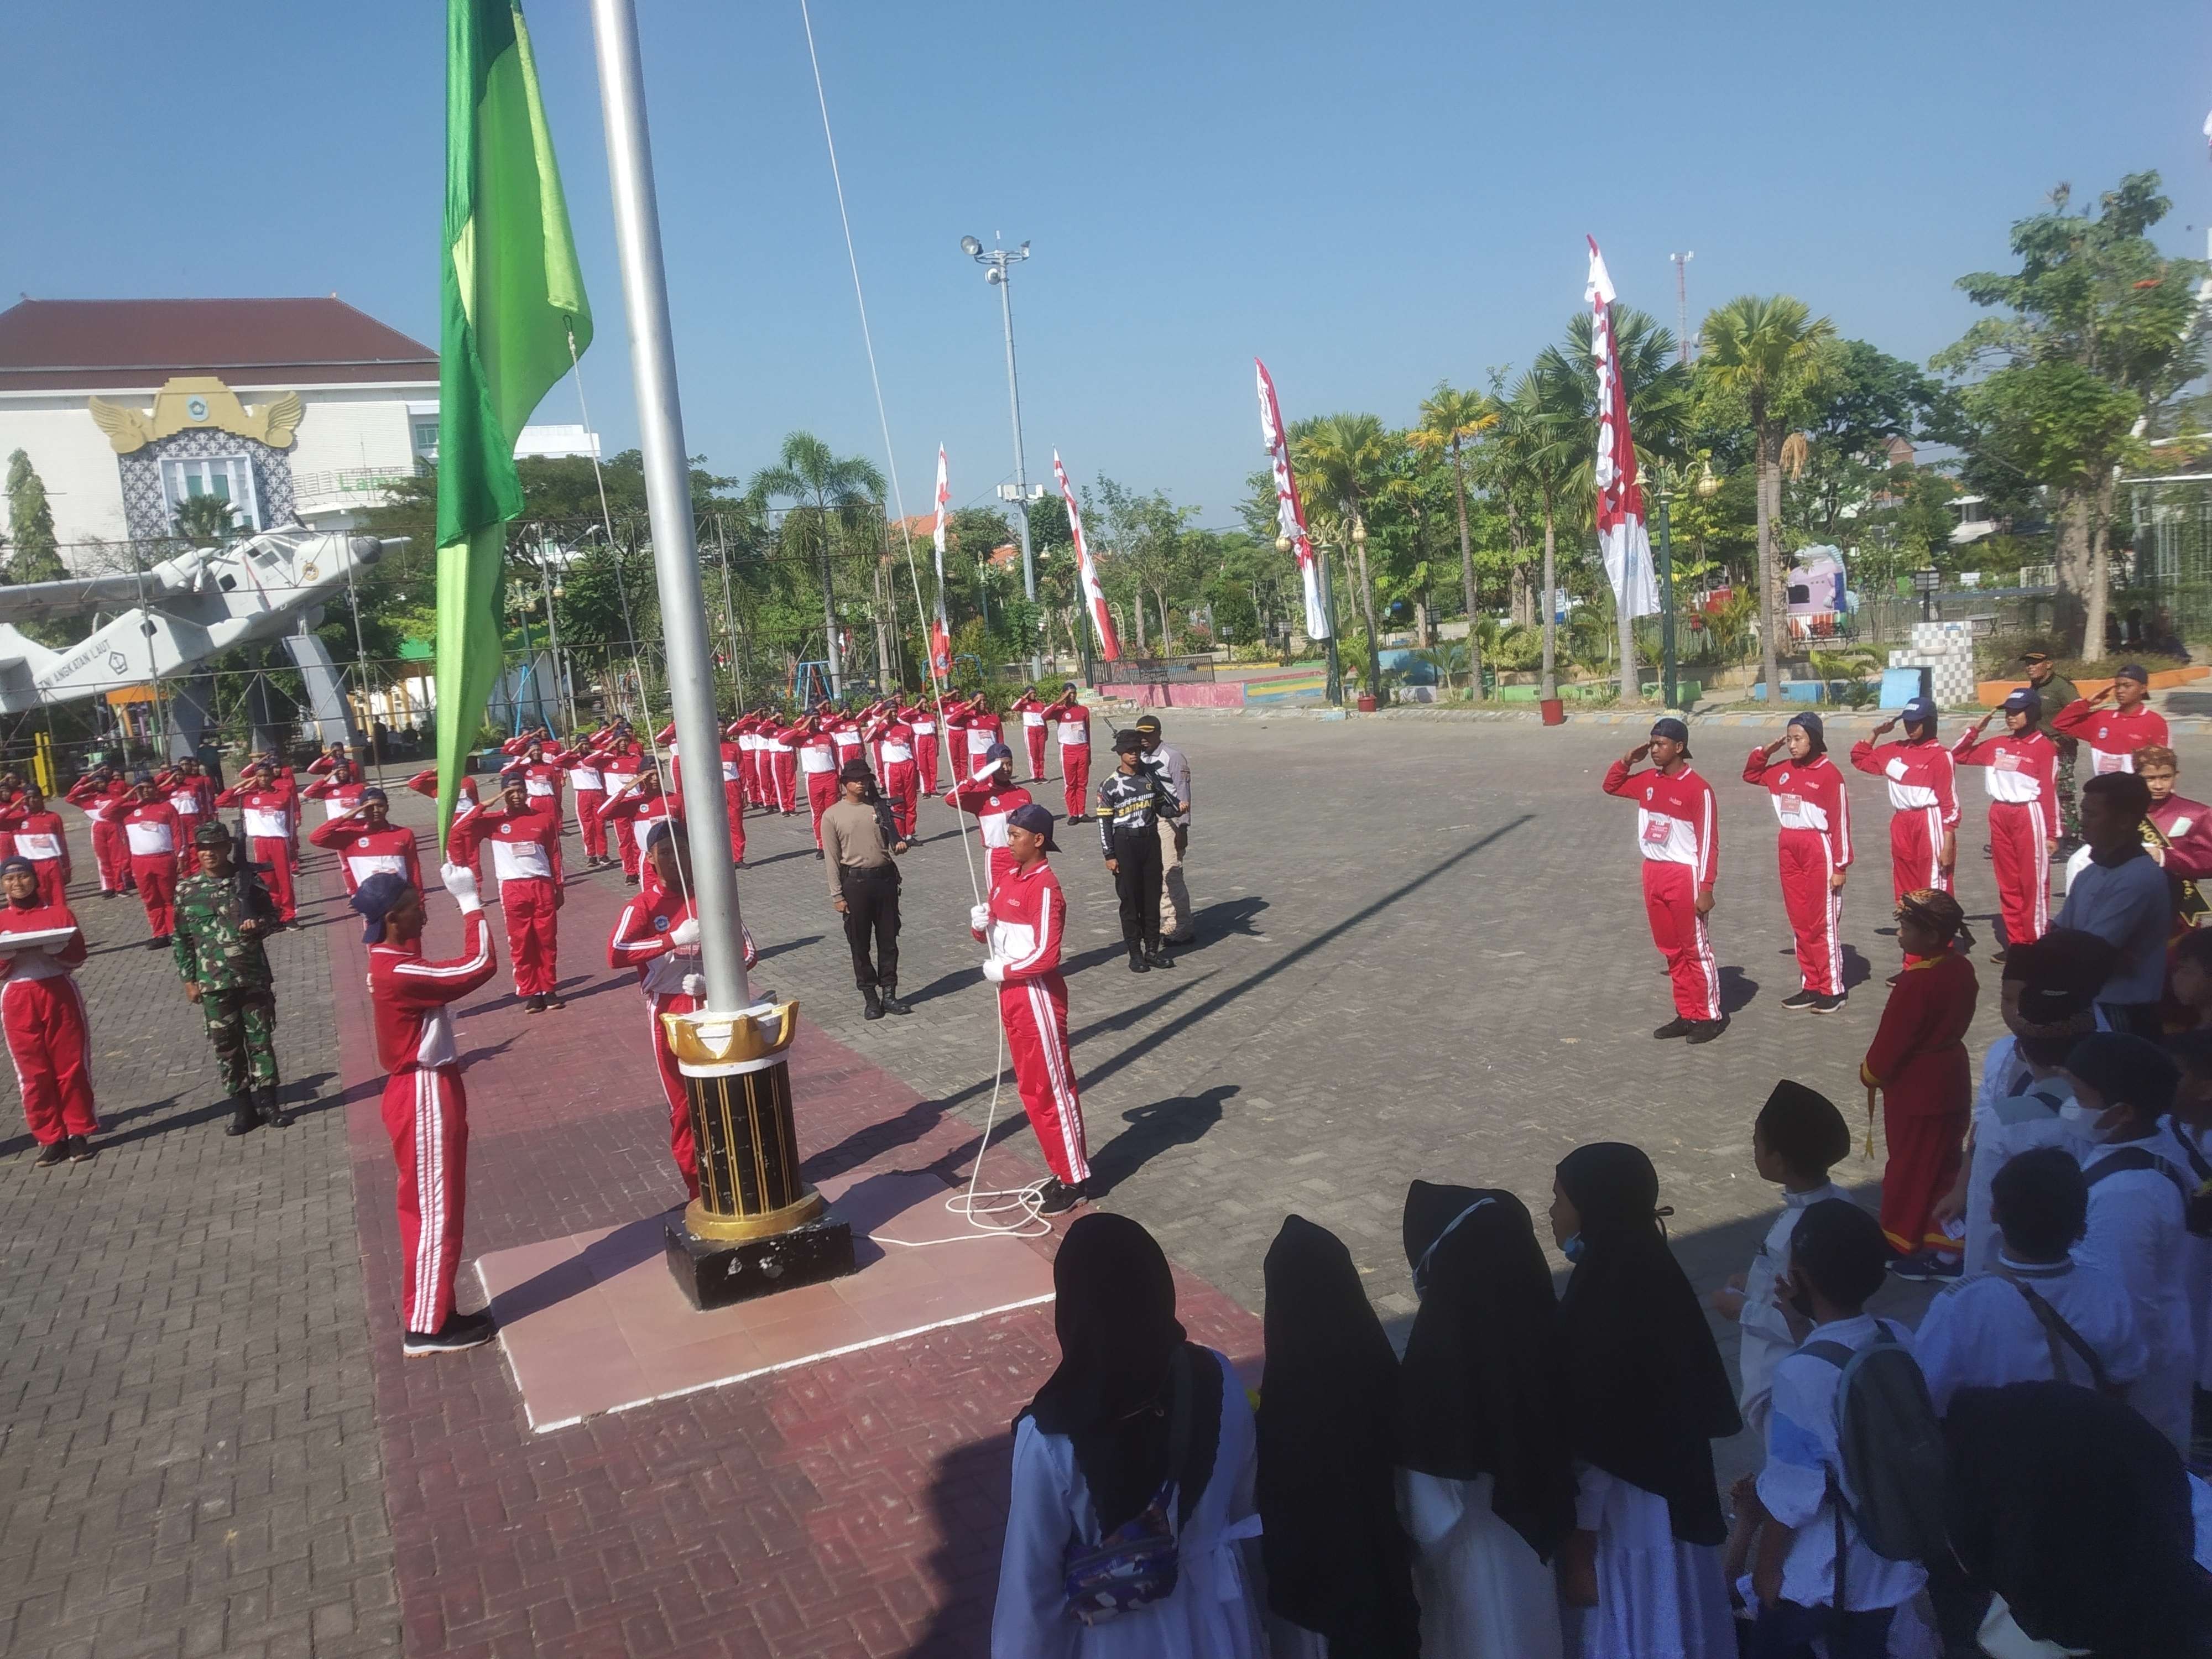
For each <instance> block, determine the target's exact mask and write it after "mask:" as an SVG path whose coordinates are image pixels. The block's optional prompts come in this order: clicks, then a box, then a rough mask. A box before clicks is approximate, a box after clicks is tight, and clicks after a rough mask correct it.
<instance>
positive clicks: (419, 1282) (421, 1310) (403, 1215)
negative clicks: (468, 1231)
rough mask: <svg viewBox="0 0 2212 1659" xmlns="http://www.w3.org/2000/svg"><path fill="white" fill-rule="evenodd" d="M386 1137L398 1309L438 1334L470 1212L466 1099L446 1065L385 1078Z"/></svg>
mask: <svg viewBox="0 0 2212 1659" xmlns="http://www.w3.org/2000/svg"><path fill="white" fill-rule="evenodd" d="M384 1133H386V1134H387V1135H389V1136H391V1137H392V1163H393V1164H395V1165H397V1166H398V1171H399V1192H398V1200H399V1206H398V1207H399V1311H400V1316H401V1319H402V1320H403V1322H404V1324H405V1326H406V1328H407V1329H409V1330H410V1331H418V1332H421V1333H422V1334H429V1333H432V1332H435V1331H436V1330H437V1329H438V1328H440V1327H441V1326H442V1325H444V1324H445V1322H446V1320H447V1317H448V1316H450V1315H451V1314H452V1313H453V1276H454V1274H455V1273H458V1272H459V1269H460V1265H461V1218H462V1215H463V1212H465V1210H466V1208H467V1201H468V1190H467V1187H468V1167H469V1097H468V1096H467V1095H466V1094H465V1092H463V1091H462V1089H461V1074H460V1073H459V1070H458V1069H457V1068H455V1067H453V1066H402V1067H400V1068H399V1070H398V1071H396V1072H394V1073H392V1075H391V1076H390V1077H388V1078H386V1079H385V1080H384Z"/></svg>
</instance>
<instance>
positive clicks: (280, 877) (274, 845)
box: [246, 836, 300, 921]
mask: <svg viewBox="0 0 2212 1659" xmlns="http://www.w3.org/2000/svg"><path fill="white" fill-rule="evenodd" d="M246 857H248V858H250V859H252V860H253V861H254V862H255V863H256V864H261V865H266V866H268V869H269V875H268V886H269V896H270V898H273V899H275V900H276V914H277V915H279V916H281V917H283V919H284V920H285V921H298V920H299V915H300V908H299V906H300V901H299V896H298V893H297V891H296V890H295V888H294V887H293V885H292V843H291V842H289V841H287V840H285V839H284V837H283V836H248V837H247V838H246Z"/></svg>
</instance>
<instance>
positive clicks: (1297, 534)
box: [1252, 357, 1329, 640]
mask: <svg viewBox="0 0 2212 1659" xmlns="http://www.w3.org/2000/svg"><path fill="white" fill-rule="evenodd" d="M1252 366H1253V368H1256V369H1258V370H1259V371H1260V441H1261V443H1263V444H1265V445H1266V446H1267V462H1268V465H1270V466H1272V467H1273V469H1274V472H1275V524H1276V531H1275V533H1276V534H1277V535H1278V536H1285V537H1288V538H1290V544H1291V556H1292V557H1293V558H1295V559H1296V560H1297V564H1298V580H1299V583H1300V584H1301V586H1303V587H1304V590H1305V601H1306V637H1307V638H1308V639H1313V640H1325V639H1327V638H1328V635H1329V626H1328V606H1327V605H1324V604H1323V603H1322V592H1321V562H1320V561H1319V560H1318V559H1316V558H1315V557H1314V547H1313V538H1312V537H1311V536H1310V535H1308V534H1307V533H1306V507H1305V503H1304V501H1302V500H1300V499H1299V496H1298V481H1297V475H1296V474H1295V473H1293V472H1292V471H1291V441H1290V436H1289V435H1288V434H1287V433H1285V431H1284V430H1283V410H1282V405H1281V404H1279V403H1277V402H1276V401H1275V382H1274V381H1273V379H1271V378H1270V377H1269V375H1268V374H1267V364H1265V363H1263V362H1261V361H1260V360H1259V359H1258V358H1257V357H1255V358H1254V359H1253V360H1252Z"/></svg>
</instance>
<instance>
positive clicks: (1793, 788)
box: [1743, 749, 1851, 870]
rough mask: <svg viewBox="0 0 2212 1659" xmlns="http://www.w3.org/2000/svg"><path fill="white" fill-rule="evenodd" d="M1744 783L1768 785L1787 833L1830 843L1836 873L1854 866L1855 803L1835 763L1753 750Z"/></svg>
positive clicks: (1767, 788)
mask: <svg viewBox="0 0 2212 1659" xmlns="http://www.w3.org/2000/svg"><path fill="white" fill-rule="evenodd" d="M1743 781H1745V782H1746V783H1758V784H1764V785H1765V787H1766V793H1767V794H1768V796H1769V797H1770V798H1771V799H1772V800H1773V802H1774V816H1775V817H1777V818H1778V819H1780V820H1781V823H1782V827H1783V828H1784V829H1810V830H1812V831H1813V832H1814V834H1816V835H1819V836H1822V837H1824V838H1825V839H1826V842H1827V843H1828V856H1829V857H1830V858H1832V859H1833V860H1835V863H1836V868H1837V869H1838V870H1844V869H1848V868H1849V867H1850V862H1851V802H1850V795H1849V794H1848V793H1845V791H1844V775H1843V773H1842V772H1841V771H1840V770H1839V769H1838V768H1837V765H1836V763H1835V762H1833V761H1832V760H1831V759H1829V758H1828V757H1827V756H1826V755H1815V756H1814V757H1813V758H1812V759H1811V760H1809V761H1794V760H1791V759H1790V758H1788V757H1786V756H1785V757H1782V758H1779V759H1773V760H1770V759H1769V758H1768V757H1767V754H1766V750H1765V749H1754V750H1752V751H1751V758H1750V759H1749V760H1747V761H1746V762H1745V763H1743Z"/></svg>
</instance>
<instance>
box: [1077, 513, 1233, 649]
mask: <svg viewBox="0 0 2212 1659" xmlns="http://www.w3.org/2000/svg"><path fill="white" fill-rule="evenodd" d="M1093 494H1094V495H1095V496H1096V498H1097V504H1098V505H1097V525H1096V527H1095V528H1092V527H1091V525H1090V522H1089V517H1090V515H1089V514H1088V513H1086V514H1085V521H1086V522H1085V533H1086V534H1090V535H1093V536H1096V537H1099V538H1101V541H1100V543H1099V544H1098V545H1097V546H1094V548H1093V549H1092V552H1093V555H1094V556H1096V557H1097V559H1098V561H1099V568H1100V572H1101V575H1102V578H1103V575H1104V574H1105V573H1107V572H1109V571H1111V572H1112V573H1113V574H1115V575H1118V576H1120V577H1121V578H1123V579H1124V580H1127V581H1128V582H1129V584H1130V585H1131V586H1132V587H1133V588H1134V589H1135V590H1136V591H1135V592H1133V593H1132V594H1131V596H1130V597H1131V611H1132V614H1133V617H1134V620H1135V622H1136V624H1137V629H1136V632H1137V650H1138V653H1139V654H1140V655H1141V654H1142V653H1144V651H1145V649H1146V635H1145V599H1146V596H1150V598H1151V599H1152V605H1153V610H1154V614H1155V615H1157V616H1158V618H1159V623H1160V637H1159V651H1158V654H1159V655H1162V656H1172V655H1174V654H1175V604H1176V600H1178V599H1185V598H1188V597H1191V596H1193V595H1194V593H1195V591H1196V588H1197V586H1198V582H1199V577H1200V563H1201V560H1202V556H1203V551H1204V550H1203V549H1202V547H1201V546H1200V544H1198V543H1197V542H1195V541H1194V539H1193V538H1191V536H1190V535H1189V534H1188V532H1186V531H1185V529H1184V526H1186V525H1187V524H1188V522H1189V520H1190V517H1191V511H1192V509H1190V508H1189V507H1177V506H1176V504H1175V503H1174V502H1173V501H1170V500H1169V499H1168V497H1167V496H1166V495H1164V493H1163V492H1161V491H1159V490H1157V489H1155V490H1153V491H1152V492H1151V493H1149V494H1146V495H1139V493H1138V492H1137V491H1135V490H1133V489H1129V488H1128V487H1127V485H1125V484H1120V483H1115V481H1114V480H1113V479H1111V478H1105V477H1102V478H1100V479H1099V480H1098V483H1097V486H1096V488H1095V489H1094V491H1093Z"/></svg>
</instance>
